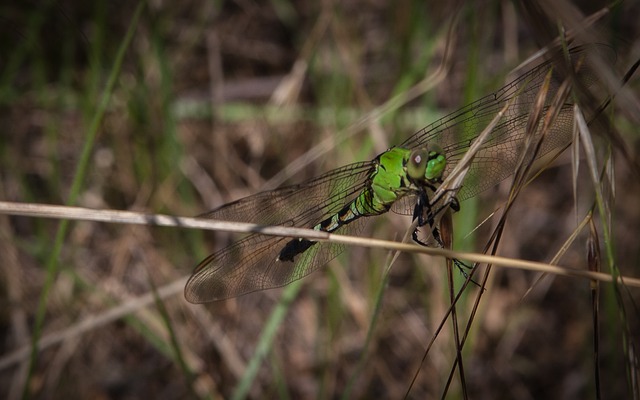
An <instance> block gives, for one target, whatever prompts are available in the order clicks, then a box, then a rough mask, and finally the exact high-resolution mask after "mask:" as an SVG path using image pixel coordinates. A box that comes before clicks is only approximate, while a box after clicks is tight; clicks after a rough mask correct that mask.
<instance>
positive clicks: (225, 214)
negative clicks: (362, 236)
mask: <svg viewBox="0 0 640 400" xmlns="http://www.w3.org/2000/svg"><path fill="white" fill-rule="evenodd" d="M373 167H374V164H373V163H372V162H364V163H356V164H350V165H347V166H345V167H342V168H338V169H336V170H333V171H330V172H327V173H326V174H324V175H321V176H319V177H317V178H315V179H312V180H310V181H307V182H305V183H303V184H300V185H293V186H287V187H282V188H279V189H276V190H271V191H266V192H262V193H258V194H255V195H253V196H249V197H246V198H243V199H240V200H238V201H235V202H232V203H229V204H226V205H224V206H222V207H220V208H218V209H215V210H213V211H210V212H208V213H206V214H203V215H201V216H200V217H201V218H209V219H220V220H227V221H237V222H253V223H257V224H263V225H280V226H290V227H302V228H312V227H314V226H315V225H317V224H318V223H319V222H320V221H322V220H324V219H326V218H328V217H330V216H332V215H334V214H335V213H337V212H338V211H339V210H341V209H342V208H343V207H344V206H345V205H346V204H348V203H349V202H350V201H351V200H353V199H354V198H355V197H356V196H358V194H360V192H361V191H362V190H363V189H364V188H365V187H366V186H367V185H368V183H369V182H368V178H369V176H370V175H371V173H372V168H373ZM361 226H362V222H361V221H360V220H356V221H354V222H352V223H350V224H347V225H345V226H343V227H341V228H340V229H338V230H337V231H336V233H354V232H357V231H359V229H360V227H361ZM291 240H296V239H291V238H281V237H269V236H265V235H261V234H258V233H253V234H250V235H248V236H247V237H245V238H244V239H241V240H239V241H237V242H235V243H233V244H232V245H230V246H229V247H227V248H225V249H222V250H220V251H218V252H216V253H214V254H211V255H210V256H209V257H207V258H206V259H205V260H204V261H202V262H201V263H200V264H199V265H198V266H197V267H196V269H195V271H194V273H193V275H192V276H191V278H190V279H189V281H188V282H187V285H186V287H185V297H186V298H187V300H189V301H192V302H194V303H202V302H207V301H213V300H220V299H225V298H229V297H234V296H239V295H241V294H245V293H249V292H253V291H256V290H262V289H268V288H273V287H279V286H282V285H286V284H287V283H290V282H292V281H294V280H296V279H300V278H301V277H303V276H305V275H308V274H310V273H311V272H312V271H314V270H316V269H318V268H320V267H321V266H322V265H324V264H326V263H327V262H328V261H329V260H331V259H332V258H334V257H335V256H336V255H338V254H339V253H340V252H341V251H342V246H340V245H336V244H328V243H315V244H313V245H312V246H310V247H309V248H308V249H306V251H303V252H302V253H301V254H297V255H296V257H294V259H293V260H289V261H283V260H279V255H280V252H281V251H282V249H283V248H284V247H285V245H286V244H287V243H289V242H290V241H291Z"/></svg>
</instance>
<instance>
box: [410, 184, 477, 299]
mask: <svg viewBox="0 0 640 400" xmlns="http://www.w3.org/2000/svg"><path fill="white" fill-rule="evenodd" d="M448 205H449V206H450V207H451V208H452V209H453V211H456V212H457V211H460V202H459V201H458V199H457V198H456V197H453V198H452V199H451V201H450V203H449V204H448ZM445 207H446V205H443V206H440V207H439V208H438V209H437V210H436V211H435V212H433V210H432V209H431V204H430V202H429V197H428V196H427V193H426V191H424V190H423V191H421V192H420V195H419V196H418V201H417V202H416V206H415V208H414V210H413V220H414V221H415V220H416V219H417V220H418V226H417V227H416V229H414V231H413V233H412V235H411V237H412V238H413V241H414V242H416V243H418V244H419V245H421V246H425V247H428V246H429V245H428V244H427V243H425V242H423V241H422V240H420V238H419V237H418V230H419V229H420V228H422V227H424V226H425V225H429V227H430V228H431V234H432V235H433V238H434V240H435V241H436V243H438V246H440V247H441V248H444V247H445V246H444V242H443V241H442V238H441V237H440V231H439V230H438V228H437V227H436V226H435V215H437V214H438V213H440V212H441V211H442V210H444V208H445ZM425 211H426V212H425ZM452 261H453V264H454V265H455V266H456V267H457V268H458V270H459V271H460V273H461V274H462V276H464V277H465V278H469V273H468V272H467V270H473V267H472V266H470V265H468V264H466V263H464V262H462V261H460V260H458V259H457V258H454V259H453V260H452ZM471 282H473V283H474V284H475V285H476V286H478V284H477V283H476V282H475V281H473V280H471Z"/></svg>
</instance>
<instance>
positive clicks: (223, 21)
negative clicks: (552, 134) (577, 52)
mask: <svg viewBox="0 0 640 400" xmlns="http://www.w3.org/2000/svg"><path fill="white" fill-rule="evenodd" d="M262 3H263V2H242V1H241V2H222V3H221V4H216V3H214V2H205V1H194V0H192V1H187V2H179V3H178V2H175V4H168V3H167V4H165V3H162V2H150V3H149V4H143V5H142V6H140V5H139V4H138V3H135V2H121V4H115V3H113V2H107V1H98V2H76V1H61V2H53V1H48V2H47V1H45V2H42V4H41V5H39V6H38V7H33V5H24V6H23V5H14V6H4V7H3V13H4V15H3V21H4V24H3V25H4V27H2V30H3V33H5V35H3V42H2V43H1V45H2V58H0V121H1V122H2V124H1V125H2V127H3V133H2V134H0V151H1V152H2V153H1V156H0V160H1V161H0V162H1V168H0V198H1V199H2V200H6V201H14V202H25V203H27V202H29V203H48V204H71V203H72V204H74V205H81V206H84V207H90V208H96V209H116V210H133V211H144V212H149V213H163V214H170V215H176V216H179V215H182V216H192V215H197V214H200V213H202V212H204V211H206V210H208V209H211V208H214V207H217V206H219V205H221V204H224V203H225V202H227V201H231V200H235V199H237V198H240V197H243V196H246V195H249V194H252V193H255V192H257V191H259V190H262V189H269V188H273V187H275V186H277V185H279V184H282V183H298V182H302V181H304V180H305V179H308V178H311V177H312V176H315V175H318V174H319V173H322V172H325V171H327V170H329V169H332V168H336V167H339V166H342V165H345V164H348V163H351V162H354V161H361V160H368V159H371V158H372V157H374V156H375V155H376V154H379V153H380V152H381V151H384V150H385V149H386V148H388V147H389V146H390V145H392V144H394V143H401V142H402V141H403V140H404V139H405V138H406V137H408V136H409V135H410V134H411V133H413V132H415V131H417V130H418V129H420V128H421V127H422V126H424V125H426V124H427V123H429V122H431V121H433V120H434V119H435V118H437V116H440V115H443V113H444V111H445V110H446V111H448V110H453V109H455V108H456V107H459V106H461V105H463V104H465V103H467V102H469V101H471V100H474V99H475V98H477V97H479V96H481V95H484V94H487V93H489V92H491V91H492V90H495V89H497V88H499V87H500V86H502V84H504V83H505V76H506V75H507V73H508V71H509V70H510V68H512V67H514V66H515V65H516V64H517V63H518V62H520V61H522V60H523V59H524V58H526V57H527V56H529V55H531V54H532V53H533V52H535V51H536V50H537V49H538V47H537V45H539V44H541V43H542V44H546V43H547V42H548V41H549V40H551V39H552V38H553V37H555V36H556V35H557V34H558V31H557V28H558V25H557V24H556V21H553V20H547V22H550V24H548V25H543V22H544V21H545V18H546V17H545V14H544V12H541V13H537V12H538V11H541V10H544V9H545V8H544V6H545V5H546V6H548V3H551V2H540V4H541V8H540V9H537V8H535V7H530V8H528V7H520V6H518V7H514V6H513V5H512V4H511V3H510V2H493V1H487V2H482V4H476V2H469V4H462V5H460V6H459V7H458V8H454V7H451V6H433V5H425V4H422V3H421V2H405V1H403V2H397V3H395V4H391V3H390V4H385V3H384V2H358V1H343V2H329V1H324V2H318V4H316V3H315V2H304V1H299V2H287V1H273V2H265V4H262ZM527 3H528V2H527ZM553 3H558V4H559V5H563V6H568V5H569V3H564V2H553ZM633 3H634V2H624V3H622V4H620V5H618V7H617V8H615V9H614V10H613V11H612V12H611V13H608V14H606V15H604V16H603V17H602V18H601V19H599V20H598V21H597V22H596V23H595V25H593V26H592V27H591V28H590V29H591V31H590V33H593V32H598V33H597V34H596V36H594V37H595V38H597V40H598V41H601V42H603V43H607V44H608V45H609V46H611V47H612V48H613V49H614V50H615V51H616V53H617V60H616V62H615V65H611V66H609V67H610V68H611V71H617V75H618V76H621V74H622V73H623V71H624V70H625V68H628V67H629V66H630V65H631V63H633V62H634V61H635V60H636V59H637V58H638V54H639V49H640V47H639V46H640V41H639V40H638V38H640V35H638V33H639V32H638V26H637V16H639V15H640V8H639V7H638V6H637V5H636V4H633ZM140 4H142V3H140ZM140 7H142V8H140ZM558 7H560V6H558ZM602 7H603V5H602V4H597V3H596V2H593V4H589V5H588V8H587V9H584V10H583V12H584V13H585V14H588V13H592V12H594V11H596V10H599V9H601V8H602ZM140 10H141V12H140V13H139V14H137V13H138V12H139V11H140ZM555 16H563V17H565V20H564V21H563V22H564V23H566V24H567V25H568V26H570V24H571V20H570V18H568V17H569V16H570V17H575V18H576V19H577V20H581V18H580V17H579V16H578V13H577V11H576V10H572V11H567V9H565V8H559V9H558V10H557V14H556V15H555ZM452 26H453V29H450V28H451V27H452ZM128 31H131V34H132V36H130V38H131V40H130V41H127V39H126V38H127V32H128ZM4 38H6V39H4ZM589 38H591V36H590V37H589ZM120 49H123V51H124V52H123V53H122V58H119V56H118V54H119V51H120ZM446 55H449V56H447V57H445V56H446ZM627 87H628V88H629V92H628V93H627V94H626V95H627V97H625V101H626V103H622V102H618V103H616V104H614V106H613V107H612V108H611V110H612V111H608V114H607V115H608V116H610V117H611V120H612V121H613V124H614V126H615V128H616V129H617V130H618V131H619V132H620V135H621V137H622V138H623V140H624V143H625V144H624V148H625V149H626V151H627V152H628V153H630V154H634V151H635V150H636V149H637V145H638V143H639V142H638V138H637V126H638V120H637V116H638V115H639V114H638V113H637V111H638V109H639V108H638V103H637V101H638V96H637V93H638V91H637V88H638V80H637V79H636V80H631V82H629V84H628V86H627ZM107 95H108V96H107ZM390 99H392V100H390ZM634 101H635V102H636V103H634ZM621 103H622V104H621ZM634 118H635V119H634ZM94 133H95V134H96V136H95V140H93V138H92V135H93V134H94ZM597 140H598V142H597V143H598V145H599V146H601V147H602V149H601V150H604V149H605V148H606V146H607V141H606V140H604V139H603V138H602V137H598V139H597ZM634 146H635V148H634ZM613 152H614V153H615V154H616V155H617V156H616V157H615V158H614V159H615V162H612V165H615V169H616V171H617V174H616V175H615V186H616V196H615V201H614V202H612V207H611V209H610V210H608V211H607V212H606V214H605V215H604V220H605V221H606V220H610V223H611V226H612V240H610V241H608V242H607V241H605V240H604V238H603V237H602V232H603V227H602V221H603V219H601V218H600V216H599V215H600V214H602V213H601V212H599V211H596V217H595V219H594V221H595V224H596V225H597V230H598V232H599V234H600V243H601V246H600V248H601V249H602V250H603V255H602V257H601V259H602V271H604V272H610V269H609V264H608V263H609V260H610V259H611V258H608V257H607V256H606V250H613V252H614V254H613V255H614V259H615V260H616V263H617V266H618V267H619V269H620V272H621V273H622V274H623V275H629V276H637V268H636V267H637V265H638V262H639V261H640V251H639V250H638V249H639V248H638V246H637V239H636V238H637V235H638V233H639V232H640V229H638V228H639V221H640V215H639V214H640V208H639V207H638V205H637V199H638V198H640V185H639V184H638V179H637V178H638V177H637V175H634V173H633V171H632V168H631V167H630V165H629V162H628V160H623V159H622V158H621V157H619V154H620V153H619V152H620V149H617V150H614V151H613ZM567 153H569V152H567ZM603 153H604V152H603ZM85 154H86V155H87V156H88V158H87V159H86V160H83V157H84V155H85ZM571 160H572V158H571V154H565V155H564V156H563V157H561V158H560V159H559V160H556V162H555V163H554V164H553V165H552V166H551V167H550V168H549V169H548V170H547V171H546V172H545V173H543V174H542V175H541V176H540V177H539V178H538V179H536V180H535V181H534V182H533V183H532V184H530V185H529V186H528V187H527V188H525V189H524V190H523V192H522V193H521V195H520V197H519V199H518V201H517V202H516V203H515V204H514V206H513V208H512V209H511V210H510V212H509V213H510V215H509V218H508V220H507V223H506V226H505V234H504V235H503V237H502V239H501V241H500V246H499V251H498V254H499V255H504V256H509V257H513V258H521V259H526V260H534V261H542V262H549V261H551V260H552V258H553V257H554V255H556V254H557V253H558V252H559V251H560V249H561V246H562V245H563V243H565V241H567V240H568V238H569V237H570V236H571V234H572V233H573V232H574V230H575V229H576V225H577V220H580V219H581V218H583V217H584V215H585V213H586V210H588V209H589V207H590V206H591V205H592V203H593V202H594V191H593V189H591V188H592V186H593V185H592V184H591V181H590V178H589V175H588V173H587V172H586V171H587V170H586V163H583V164H582V165H581V172H580V174H579V175H578V177H577V182H578V187H579V197H578V200H577V201H575V200H574V193H573V188H572V182H573V181H574V175H573V173H572V170H571V162H572V161H571ZM85 161H88V163H86V164H83V163H84V162H85ZM508 191H509V182H507V181H505V182H503V183H501V184H500V185H498V187H497V188H496V189H493V190H490V191H488V192H485V193H482V194H481V195H480V196H478V197H476V198H474V199H471V200H469V201H466V202H463V203H462V210H461V211H460V213H458V215H456V216H455V219H454V222H455V223H454V226H455V231H456V232H455V233H456V246H458V247H457V248H459V249H461V250H466V251H481V250H482V248H483V246H484V244H485V243H486V242H487V239H488V235H489V234H490V228H491V224H492V223H493V224H495V222H493V220H491V221H489V222H488V223H486V224H484V225H483V226H481V227H480V228H479V229H478V230H475V231H473V232H472V233H469V232H471V231H472V230H473V229H474V228H475V227H476V226H477V225H478V224H479V223H480V221H482V220H484V219H485V218H486V217H487V216H488V215H489V214H490V213H491V212H493V211H494V210H495V209H496V208H498V207H500V206H501V205H502V204H504V201H505V199H506V196H507V194H508ZM390 214H391V213H390ZM409 222H410V221H409V218H407V217H404V216H398V215H388V216H384V217H381V218H377V219H376V220H375V222H373V223H372V224H370V225H369V226H368V228H367V230H366V231H365V232H363V234H362V235H363V236H365V237H375V238H383V239H399V238H401V237H402V235H403V233H404V232H405V231H406V229H407V227H408V224H409ZM234 238H235V237H234V236H232V235H228V234H224V233H215V234H210V233H204V232H202V231H197V230H188V229H179V228H158V227H150V226H128V225H118V224H108V223H96V222H86V221H83V222H73V223H71V224H69V225H68V226H61V223H60V222H59V221H55V220H44V219H37V218H27V217H17V216H8V215H0V276H1V277H2V286H1V287H2V290H1V291H0V293H1V295H0V302H2V304H3V307H2V308H1V309H2V310H3V312H2V313H1V314H0V315H1V319H0V322H1V325H2V327H3V328H2V329H1V330H0V337H1V338H2V347H1V349H2V350H1V351H0V393H1V394H0V396H2V397H5V398H18V397H20V396H23V395H24V396H26V397H32V398H158V399H162V398H167V399H173V398H209V397H211V398H227V397H231V396H232V395H237V396H239V397H242V394H243V393H245V392H246V393H248V395H249V396H251V397H254V398H336V397H341V396H345V397H348V398H400V397H403V396H405V394H406V393H407V392H408V394H409V397H410V398H432V397H440V396H444V395H443V393H444V394H445V395H446V396H447V397H452V398H453V397H463V395H466V394H468V396H469V397H470V398H474V399H476V398H492V399H493V398H514V397H515V398H522V399H527V398H531V399H534V398H585V397H595V393H597V391H598V390H599V391H600V392H601V393H603V394H604V396H603V397H606V398H620V399H622V398H630V397H631V396H635V397H636V398H637V397H639V396H640V394H639V392H638V389H637V387H636V386H634V383H633V382H635V380H637V378H638V372H637V370H634V369H632V368H630V367H629V365H628V363H627V362H626V360H625V358H633V357H637V355H638V353H637V350H636V348H635V347H634V346H635V345H636V344H637V340H638V332H639V329H640V326H639V321H640V318H638V310H637V307H636V304H637V303H636V302H637V299H638V297H639V292H638V289H634V288H629V289H627V288H624V287H622V288H619V290H618V291H616V290H614V288H613V287H612V285H605V284H603V285H601V286H599V290H600V292H599V299H598V300H597V301H596V302H597V303H598V304H599V306H600V307H599V308H596V307H594V305H593V299H592V296H593V293H592V292H591V291H590V282H588V281H586V280H581V279H575V278H568V277H562V278H554V277H553V276H547V277H545V278H543V279H542V280H541V281H539V282H538V281H537V279H538V277H539V276H538V274H535V273H532V272H527V271H523V270H502V269H493V270H492V272H491V276H490V280H489V282H488V284H487V287H486V289H485V290H484V291H481V290H480V289H479V287H478V286H475V285H471V286H469V287H468V288H467V289H466V290H465V291H464V293H463V296H462V297H461V299H460V300H459V302H458V304H457V319H458V320H459V321H460V324H461V325H464V323H465V321H467V320H468V318H469V313H470V312H471V309H472V307H473V305H474V303H475V301H476V298H477V295H478V294H479V293H481V292H482V293H483V297H482V300H481V302H480V304H479V309H478V311H477V314H476V315H475V319H474V321H473V325H472V328H471V330H470V332H469V335H468V338H467V340H466V342H465V346H464V349H463V350H462V351H461V352H460V354H458V356H459V357H462V360H463V363H462V365H463V367H464V368H463V374H461V370H460V368H458V367H456V365H457V364H456V357H457V349H456V343H455V341H454V339H453V338H454V335H453V332H452V331H453V330H452V328H451V323H450V322H449V319H450V317H449V316H448V310H449V308H450V302H449V287H448V283H447V273H446V269H445V268H444V261H443V260H441V259H439V258H436V257H428V256H424V255H413V254H401V255H400V256H399V257H398V259H397V260H395V261H394V262H393V265H392V267H391V269H390V271H389V274H388V276H385V275H384V274H385V271H386V267H387V266H388V265H389V263H390V262H391V259H392V255H391V254H390V253H389V252H387V251H383V250H379V249H367V248H361V247H353V248H349V249H348V250H347V251H346V252H345V253H344V254H342V255H341V256H339V257H338V258H336V259H335V260H334V261H332V262H331V263H330V264H329V265H328V266H327V267H326V268H324V269H323V270H321V271H320V272H317V273H314V274H313V275H311V276H310V277H308V278H306V279H305V280H303V281H302V286H301V287H298V286H296V289H299V290H300V291H299V292H298V293H297V294H295V296H294V297H293V298H292V299H291V300H290V301H288V302H287V301H285V302H283V301H282V296H283V293H284V295H285V296H287V295H288V294H290V293H291V292H292V290H289V292H287V289H276V290H270V291H266V292H258V293H254V294H250V295H247V296H243V297H240V298H237V299H231V300H228V301H224V302H217V303H211V304H207V305H205V306H195V305H191V304H188V303H187V302H186V301H185V300H184V298H183V295H182V287H183V285H184V282H185V279H186V277H187V276H188V275H189V274H190V272H191V271H192V269H193V267H194V266H195V265H196V264H197V262H198V261H200V260H201V259H203V258H204V257H205V256H207V255H208V254H209V253H211V252H212V251H214V250H217V249H220V248H223V247H224V246H226V245H228V244H229V243H231V241H232V240H233V239H234ZM588 240H589V231H588V229H585V230H583V231H581V232H580V233H579V234H578V236H577V239H576V241H575V243H574V244H573V245H571V246H570V247H569V248H568V249H567V250H566V252H565V253H564V255H563V256H562V258H561V259H560V260H559V262H558V264H560V265H563V266H566V267H571V268H576V269H587V268H588V257H587V251H586V249H585V248H586V244H587V243H588ZM454 275H455V274H454ZM454 278H455V279H456V284H457V285H458V286H459V284H460V282H461V281H463V280H464V277H463V276H462V274H457V275H455V276H454ZM47 288H48V289H47ZM531 288H533V290H531V291H530V289H531ZM154 290H157V292H155V293H154ZM380 293H381V295H380ZM634 299H635V302H634ZM596 310H598V311H597V313H596ZM279 312H281V313H282V314H277V313H279ZM274 315H275V316H274ZM594 315H595V316H596V318H597V322H598V326H599V329H600V330H599V331H598V332H596V331H594V326H593V319H594ZM278 318H281V320H280V322H277V321H278ZM443 319H445V320H446V323H445V324H444V327H443V329H442V330H441V331H440V332H439V334H438V336H437V339H436V341H435V342H434V344H433V346H432V347H431V348H430V351H429V353H428V354H427V355H426V357H425V358H424V359H423V354H424V353H425V349H426V348H427V345H428V343H429V342H430V341H431V339H432V338H433V337H434V334H435V332H436V331H437V330H438V327H439V325H440V324H441V322H442V321H443ZM271 321H276V322H275V324H276V325H273V324H274V322H271ZM270 332H273V333H274V335H275V336H274V339H273V342H268V341H266V340H264V339H261V338H263V337H265V334H268V333H270ZM33 337H36V338H39V339H40V341H39V342H38V343H39V347H38V348H37V349H34V348H33V347H32V338H33ZM594 337H595V338H597V339H598V341H599V353H598V354H597V360H598V364H599V366H600V368H599V369H597V368H596V367H595V363H594V358H595V355H594V344H593V342H594ZM261 340H262V341H261ZM629 351H630V352H631V353H630V354H629ZM635 362H636V361H635V358H633V360H632V364H634V363H635ZM452 369H454V370H455V373H454V374H453V377H454V378H453V380H452V382H451V384H450V385H449V384H448V379H449V376H450V374H451V371H452ZM252 372H255V374H252ZM596 373H599V375H600V378H599V380H596V378H595V377H594V376H595V374H596ZM461 376H462V377H461ZM412 382H413V383H412ZM596 382H599V383H600V386H601V387H600V388H599V389H596Z"/></svg>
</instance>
